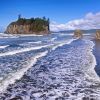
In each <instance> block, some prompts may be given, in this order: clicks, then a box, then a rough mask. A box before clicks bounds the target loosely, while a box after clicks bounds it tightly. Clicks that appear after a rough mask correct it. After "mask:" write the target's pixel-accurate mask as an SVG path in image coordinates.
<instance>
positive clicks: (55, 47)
mask: <svg viewBox="0 0 100 100" xmlns="http://www.w3.org/2000/svg"><path fill="white" fill-rule="evenodd" d="M74 40H76V39H70V40H67V41H62V43H61V42H60V43H58V44H57V45H56V46H54V47H53V48H52V50H55V49H57V48H58V47H61V46H63V45H65V44H70V43H71V42H73V41H74Z"/></svg>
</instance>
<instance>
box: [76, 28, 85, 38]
mask: <svg viewBox="0 0 100 100" xmlns="http://www.w3.org/2000/svg"><path fill="white" fill-rule="evenodd" d="M74 37H75V38H82V37H83V33H82V31H81V30H79V29H78V30H75V31H74Z"/></svg>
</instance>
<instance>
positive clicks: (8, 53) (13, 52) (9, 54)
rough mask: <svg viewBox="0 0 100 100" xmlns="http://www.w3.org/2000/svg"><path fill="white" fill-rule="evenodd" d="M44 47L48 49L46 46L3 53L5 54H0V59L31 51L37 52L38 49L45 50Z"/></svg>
mask: <svg viewBox="0 0 100 100" xmlns="http://www.w3.org/2000/svg"><path fill="white" fill-rule="evenodd" d="M45 47H48V45H44V46H38V47H29V48H22V49H19V50H13V51H8V52H5V53H0V57H2V56H11V55H15V54H18V53H23V52H28V51H32V50H38V49H41V48H45Z"/></svg>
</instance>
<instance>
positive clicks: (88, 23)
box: [50, 12, 100, 31]
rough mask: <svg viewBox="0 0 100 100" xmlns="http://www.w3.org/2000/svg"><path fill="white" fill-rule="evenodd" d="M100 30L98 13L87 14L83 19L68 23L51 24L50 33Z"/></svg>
mask: <svg viewBox="0 0 100 100" xmlns="http://www.w3.org/2000/svg"><path fill="white" fill-rule="evenodd" d="M99 28H100V12H98V13H95V14H93V13H91V12H90V13H88V14H86V15H85V17H84V18H81V19H76V20H72V21H69V22H67V23H65V24H57V23H56V22H51V24H50V29H51V31H63V30H74V29H84V30H86V29H99Z"/></svg>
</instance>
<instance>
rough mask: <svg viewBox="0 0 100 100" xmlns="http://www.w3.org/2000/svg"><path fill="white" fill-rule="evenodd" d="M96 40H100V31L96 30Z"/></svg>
mask: <svg viewBox="0 0 100 100" xmlns="http://www.w3.org/2000/svg"><path fill="white" fill-rule="evenodd" d="M95 38H96V39H97V40H100V30H96V34H95Z"/></svg>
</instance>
